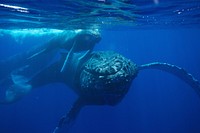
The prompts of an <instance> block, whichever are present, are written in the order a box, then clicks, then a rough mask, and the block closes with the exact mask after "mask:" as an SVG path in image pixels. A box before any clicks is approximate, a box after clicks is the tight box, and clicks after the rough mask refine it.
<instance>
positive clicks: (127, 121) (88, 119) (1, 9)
mask: <svg viewBox="0 0 200 133" xmlns="http://www.w3.org/2000/svg"><path fill="white" fill-rule="evenodd" d="M11 5H12V6H11ZM16 6H17V7H16ZM0 16H1V17H0V20H1V21H0V29H1V31H0V59H1V60H3V59H6V58H8V57H10V56H11V55H14V54H16V53H20V52H23V51H26V50H27V49H30V48H32V47H33V46H34V45H38V44H43V43H45V42H46V41H48V40H49V39H50V38H51V37H53V36H54V34H59V33H60V30H73V29H77V28H78V29H79V28H83V29H87V28H91V27H92V28H98V29H100V32H101V34H102V40H101V42H100V43H98V44H97V45H96V46H95V49H94V50H95V51H96V50H113V51H116V52H119V53H120V54H122V55H124V56H125V57H127V58H129V59H131V60H132V61H133V62H135V63H136V64H138V65H140V64H145V63H150V62H154V61H161V62H168V63H171V64H175V65H178V66H180V67H183V68H185V69H186V70H187V71H188V72H190V73H191V74H192V75H193V76H194V77H195V78H196V79H198V80H200V71H199V68H200V62H199V61H200V54H199V49H200V46H199V43H200V39H199V37H200V36H199V35H200V29H199V27H200V24H199V22H200V1H198V0H192V1H189V2H188V1H186V0H175V1H165V0H163V1H161V0H160V1H159V0H154V1H153V0H141V1H139V0H135V1H126V0H116V1H115V0H110V1H95V0H88V1H84V0H77V1H76V2H74V1H72V0H60V1H54V0H50V1H45V0H41V1H38V0H31V1H28V0H12V1H11V0H6V1H2V3H1V2H0ZM0 92H1V91H0ZM76 98H77V96H76V94H75V93H74V92H73V91H71V90H70V88H68V87H67V86H65V85H63V84H58V83H57V84H49V85H48V86H44V87H40V88H38V89H35V90H33V91H32V92H31V93H30V94H28V95H27V96H25V97H24V98H23V99H21V100H20V101H17V102H16V103H12V104H8V105H0V133H51V132H52V131H53V129H54V128H55V126H56V125H57V124H58V121H59V119H60V117H61V116H62V115H63V114H64V113H65V112H66V111H67V110H69V108H70V106H71V105H72V103H73V102H74V101H75V99H76ZM199 123H200V98H199V97H198V95H197V94H196V93H195V91H194V90H193V89H192V88H191V87H190V86H189V85H188V84H186V83H185V82H183V81H182V80H180V79H179V78H177V77H175V76H173V75H171V74H169V73H166V72H162V71H159V70H143V71H140V72H139V74H138V76H137V77H136V79H134V81H133V83H132V86H131V88H130V90H129V92H128V93H127V95H126V96H125V98H124V99H123V100H122V101H121V102H120V103H119V104H117V105H116V106H86V107H84V108H83V109H82V110H81V112H80V114H79V116H78V117H77V119H76V121H75V124H74V125H73V127H72V129H71V133H94V132H95V133H102V132H104V133H110V132H113V133H133V132H134V133H199V132H200V126H199ZM61 132H63V133H65V132H66V130H65V127H63V129H62V131H61Z"/></svg>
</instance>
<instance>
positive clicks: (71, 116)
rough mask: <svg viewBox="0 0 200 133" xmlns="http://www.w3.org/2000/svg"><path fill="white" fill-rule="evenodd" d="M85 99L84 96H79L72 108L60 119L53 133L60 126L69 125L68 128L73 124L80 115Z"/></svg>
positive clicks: (55, 132)
mask: <svg viewBox="0 0 200 133" xmlns="http://www.w3.org/2000/svg"><path fill="white" fill-rule="evenodd" d="M84 105H85V104H84V101H83V99H82V98H78V99H77V100H76V101H75V103H74V104H73V105H72V107H71V109H70V110H69V111H68V112H67V113H66V114H65V115H63V116H62V117H61V119H60V120H59V123H58V126H57V127H56V128H55V129H54V131H53V133H57V132H58V130H59V129H60V128H62V127H63V126H64V125H66V126H67V130H69V129H70V127H71V126H72V125H73V122H74V121H75V119H76V117H77V116H78V114H79V112H80V110H81V109H82V107H84Z"/></svg>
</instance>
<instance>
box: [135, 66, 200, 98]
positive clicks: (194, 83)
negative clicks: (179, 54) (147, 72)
mask: <svg viewBox="0 0 200 133" xmlns="http://www.w3.org/2000/svg"><path fill="white" fill-rule="evenodd" d="M143 69H158V70H162V71H165V72H168V73H171V74H173V75H175V76H177V77H179V78H180V79H182V80H183V81H184V82H186V83H187V84H189V85H190V86H191V87H192V88H193V89H194V90H195V91H196V92H197V94H198V95H199V96H200V83H199V81H198V80H197V79H195V78H194V77H193V76H192V75H191V74H190V73H188V72H187V71H186V70H185V69H183V68H181V67H178V66H176V65H172V64H168V63H162V62H153V63H149V64H144V65H141V66H139V70H143Z"/></svg>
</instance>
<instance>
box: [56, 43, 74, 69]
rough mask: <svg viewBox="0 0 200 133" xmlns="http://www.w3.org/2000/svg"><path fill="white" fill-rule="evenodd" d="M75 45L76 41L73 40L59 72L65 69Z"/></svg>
mask: <svg viewBox="0 0 200 133" xmlns="http://www.w3.org/2000/svg"><path fill="white" fill-rule="evenodd" d="M75 47H76V41H74V43H73V46H72V48H71V49H70V50H69V52H68V54H67V56H66V58H65V61H64V64H63V66H62V68H61V70H60V72H64V71H65V70H66V68H67V65H68V64H69V63H70V59H71V58H72V56H73V53H74V49H75Z"/></svg>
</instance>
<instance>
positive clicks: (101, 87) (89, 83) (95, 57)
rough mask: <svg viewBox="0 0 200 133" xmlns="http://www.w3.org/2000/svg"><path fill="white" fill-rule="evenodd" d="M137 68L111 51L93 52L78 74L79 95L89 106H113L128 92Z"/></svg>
mask: <svg viewBox="0 0 200 133" xmlns="http://www.w3.org/2000/svg"><path fill="white" fill-rule="evenodd" d="M137 72H138V69H137V66H136V65H135V64H134V63H133V62H131V61H130V60H128V59H126V58H125V57H123V56H122V55H120V54H117V53H115V52H112V51H104V52H95V53H93V54H92V56H91V58H90V59H89V60H88V61H87V62H86V63H85V65H84V68H83V70H82V72H81V74H80V95H81V96H83V97H84V98H85V99H87V100H88V103H89V104H102V105H104V104H107V105H115V104H117V103H118V102H119V101H121V99H122V98H123V97H124V96H125V94H126V93H127V92H128V90H129V88H130V85H131V82H132V80H133V79H134V78H135V77H136V75H137Z"/></svg>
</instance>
